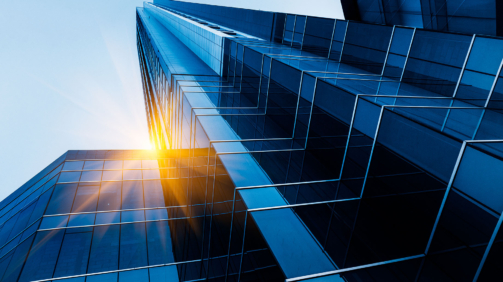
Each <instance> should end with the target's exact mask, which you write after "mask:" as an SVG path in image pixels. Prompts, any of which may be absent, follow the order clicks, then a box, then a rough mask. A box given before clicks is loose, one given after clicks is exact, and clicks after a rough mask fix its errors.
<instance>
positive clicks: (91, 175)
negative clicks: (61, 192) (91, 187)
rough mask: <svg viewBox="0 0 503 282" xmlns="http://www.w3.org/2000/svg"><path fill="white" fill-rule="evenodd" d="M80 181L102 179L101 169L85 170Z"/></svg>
mask: <svg viewBox="0 0 503 282" xmlns="http://www.w3.org/2000/svg"><path fill="white" fill-rule="evenodd" d="M80 181H101V171H83V172H82V176H81V177H80ZM60 182H61V181H60Z"/></svg>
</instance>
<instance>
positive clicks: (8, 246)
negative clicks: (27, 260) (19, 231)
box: [0, 236, 21, 257]
mask: <svg viewBox="0 0 503 282" xmlns="http://www.w3.org/2000/svg"><path fill="white" fill-rule="evenodd" d="M20 238H21V236H17V237H16V238H14V239H12V240H10V241H8V243H7V244H5V245H4V246H3V247H2V250H1V252H0V257H3V256H4V255H5V254H7V253H8V252H9V251H11V250H12V248H14V247H16V246H17V244H19V242H20V241H21V240H19V239H20Z"/></svg>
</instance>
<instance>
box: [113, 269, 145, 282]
mask: <svg viewBox="0 0 503 282" xmlns="http://www.w3.org/2000/svg"><path fill="white" fill-rule="evenodd" d="M149 281H150V280H149V278H148V269H139V270H132V271H123V272H119V282H149Z"/></svg>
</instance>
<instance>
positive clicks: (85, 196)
mask: <svg viewBox="0 0 503 282" xmlns="http://www.w3.org/2000/svg"><path fill="white" fill-rule="evenodd" d="M99 191H100V186H99V185H89V184H79V188H78V189H77V195H76V196H75V201H74V203H73V208H72V212H73V213H78V212H91V211H96V204H97V203H98V195H99Z"/></svg>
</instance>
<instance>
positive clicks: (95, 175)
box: [80, 171, 101, 181]
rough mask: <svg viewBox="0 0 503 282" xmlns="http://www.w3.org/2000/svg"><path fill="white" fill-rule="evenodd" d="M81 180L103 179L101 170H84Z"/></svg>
mask: <svg viewBox="0 0 503 282" xmlns="http://www.w3.org/2000/svg"><path fill="white" fill-rule="evenodd" d="M80 181H101V171H83V172H82V177H81V178H80Z"/></svg>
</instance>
